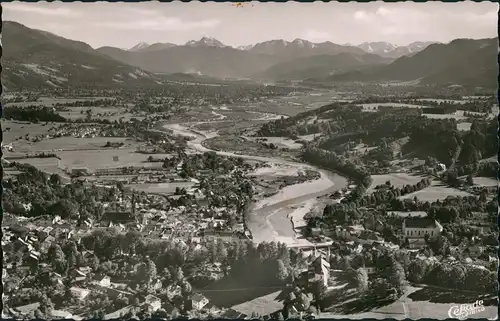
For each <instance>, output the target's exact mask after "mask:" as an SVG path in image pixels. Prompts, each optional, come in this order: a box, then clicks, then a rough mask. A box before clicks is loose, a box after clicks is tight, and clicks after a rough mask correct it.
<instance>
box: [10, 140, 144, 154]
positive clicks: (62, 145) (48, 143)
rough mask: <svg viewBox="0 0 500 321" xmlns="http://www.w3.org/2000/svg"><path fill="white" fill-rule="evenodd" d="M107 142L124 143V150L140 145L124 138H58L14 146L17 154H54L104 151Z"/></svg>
mask: <svg viewBox="0 0 500 321" xmlns="http://www.w3.org/2000/svg"><path fill="white" fill-rule="evenodd" d="M107 142H111V143H124V146H123V148H136V147H138V146H139V144H138V143H136V142H135V141H133V140H132V139H129V138H124V137H94V138H79V137H58V138H54V139H44V140H41V141H39V142H36V143H33V142H28V141H26V140H18V141H14V142H13V143H12V146H13V147H14V149H15V152H17V153H30V152H31V153H33V152H54V151H56V150H63V151H65V150H66V151H74V150H96V149H104V147H103V146H104V145H105V144H106V143H107Z"/></svg>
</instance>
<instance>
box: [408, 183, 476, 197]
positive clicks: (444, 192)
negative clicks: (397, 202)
mask: <svg viewBox="0 0 500 321" xmlns="http://www.w3.org/2000/svg"><path fill="white" fill-rule="evenodd" d="M470 195H471V194H469V193H467V192H464V191H461V190H458V189H456V188H452V187H448V186H446V185H443V184H442V183H440V182H437V181H433V182H432V184H431V186H429V187H427V188H424V189H423V190H421V191H417V192H414V193H410V194H407V195H404V196H401V197H400V199H413V198H414V197H417V198H418V200H420V201H423V202H426V201H429V202H434V201H437V200H444V199H446V198H447V197H448V196H462V197H463V196H470Z"/></svg>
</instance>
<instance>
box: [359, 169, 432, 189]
mask: <svg viewBox="0 0 500 321" xmlns="http://www.w3.org/2000/svg"><path fill="white" fill-rule="evenodd" d="M422 178H423V177H422V176H417V175H411V174H407V173H389V174H385V175H372V179H373V182H372V185H371V186H370V188H369V189H368V191H367V193H373V192H374V191H375V187H376V186H377V185H382V184H385V182H387V181H390V182H391V184H392V185H393V186H394V187H403V186H405V185H413V184H417V183H418V182H420V180H422Z"/></svg>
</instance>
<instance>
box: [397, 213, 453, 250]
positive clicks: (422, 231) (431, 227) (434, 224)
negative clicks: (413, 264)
mask: <svg viewBox="0 0 500 321" xmlns="http://www.w3.org/2000/svg"><path fill="white" fill-rule="evenodd" d="M442 231H443V226H442V225H441V224H439V222H438V221H436V220H434V219H430V218H424V217H411V218H406V219H405V220H404V221H403V238H404V239H407V240H408V243H409V244H410V248H419V247H424V246H425V239H426V235H427V237H428V238H434V237H436V236H438V235H440V234H441V232H442Z"/></svg>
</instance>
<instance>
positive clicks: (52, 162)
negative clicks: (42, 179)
mask: <svg viewBox="0 0 500 321" xmlns="http://www.w3.org/2000/svg"><path fill="white" fill-rule="evenodd" d="M13 161H16V162H18V163H21V164H30V165H32V166H35V167H36V168H38V169H39V170H42V171H44V172H46V173H49V174H58V175H60V176H62V177H67V175H66V173H64V172H63V171H62V169H61V168H59V167H58V166H57V164H58V161H59V160H58V159H57V158H55V157H50V158H23V159H18V160H13Z"/></svg>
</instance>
